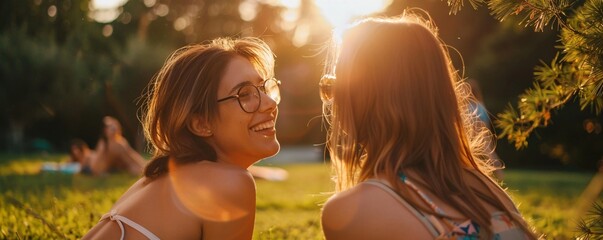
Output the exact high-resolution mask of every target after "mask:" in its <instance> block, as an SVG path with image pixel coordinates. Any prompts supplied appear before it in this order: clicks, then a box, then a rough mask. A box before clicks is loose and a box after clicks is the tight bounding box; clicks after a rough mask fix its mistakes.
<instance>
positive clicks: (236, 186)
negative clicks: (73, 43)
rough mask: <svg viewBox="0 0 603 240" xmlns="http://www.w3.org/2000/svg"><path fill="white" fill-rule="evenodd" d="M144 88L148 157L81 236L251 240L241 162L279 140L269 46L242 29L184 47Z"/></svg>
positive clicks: (246, 178)
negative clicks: (137, 174)
mask: <svg viewBox="0 0 603 240" xmlns="http://www.w3.org/2000/svg"><path fill="white" fill-rule="evenodd" d="M145 97H148V100H147V102H146V106H145V107H144V109H143V111H144V116H143V117H142V119H144V120H143V125H144V129H145V136H146V137H147V139H148V140H149V142H150V143H151V146H152V150H153V157H152V159H151V160H150V161H149V163H148V164H147V166H146V168H145V170H144V176H143V177H142V178H141V179H140V180H139V181H138V182H136V183H135V184H134V185H133V186H132V187H131V188H130V189H129V190H128V191H126V193H124V195H122V197H121V198H120V199H119V200H118V201H117V202H116V203H115V205H114V206H113V207H112V210H111V211H110V212H109V213H107V214H105V215H104V216H103V217H102V218H101V220H100V221H99V223H98V224H97V225H96V226H95V227H94V228H92V229H91V230H90V232H89V233H88V234H87V235H86V236H85V237H84V239H116V238H119V236H120V235H121V238H122V239H123V238H124V234H125V232H128V237H129V238H137V239H138V238H143V237H147V238H149V239H157V238H162V239H251V237H252V233H253V223H254V219H255V199H256V196H255V183H254V180H253V178H252V176H251V174H250V173H249V172H248V171H247V168H248V167H249V166H251V165H252V164H253V163H255V162H257V161H259V160H260V159H263V158H267V157H270V156H273V155H275V154H276V153H277V152H278V151H279V149H280V144H279V142H278V140H277V138H276V129H275V123H276V118H277V115H278V102H279V100H280V93H279V90H278V81H276V80H275V79H274V56H273V53H272V51H271V50H270V48H269V47H268V45H267V44H266V43H264V42H263V41H262V40H259V39H257V38H243V39H216V40H214V41H211V42H210V43H208V44H204V45H191V46H187V47H183V48H181V49H179V50H176V51H175V52H174V53H173V54H172V55H171V56H170V57H169V58H168V59H167V60H166V62H165V64H164V66H163V67H162V68H161V70H159V72H158V73H157V74H156V75H155V77H154V78H153V80H152V81H151V82H150V84H149V92H148V94H147V95H145ZM124 224H125V225H128V226H129V228H124V227H123V225H124Z"/></svg>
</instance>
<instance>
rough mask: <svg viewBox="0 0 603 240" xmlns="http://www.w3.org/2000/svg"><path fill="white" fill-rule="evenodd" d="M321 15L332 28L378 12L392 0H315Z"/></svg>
mask: <svg viewBox="0 0 603 240" xmlns="http://www.w3.org/2000/svg"><path fill="white" fill-rule="evenodd" d="M315 2H316V6H317V7H318V8H319V9H320V11H321V13H322V15H323V16H324V17H325V19H327V21H329V23H331V25H332V26H333V27H334V28H339V27H342V26H344V25H345V24H348V23H350V22H351V21H352V20H353V19H354V18H356V17H361V16H365V15H369V14H373V13H378V12H381V11H383V10H385V8H387V6H389V5H390V4H391V3H392V0H370V1H369V0H315Z"/></svg>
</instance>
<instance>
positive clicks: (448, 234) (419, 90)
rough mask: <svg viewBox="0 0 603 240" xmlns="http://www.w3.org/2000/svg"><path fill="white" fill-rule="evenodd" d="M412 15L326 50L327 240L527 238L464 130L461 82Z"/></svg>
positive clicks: (368, 23)
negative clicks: (330, 183) (330, 188)
mask: <svg viewBox="0 0 603 240" xmlns="http://www.w3.org/2000/svg"><path fill="white" fill-rule="evenodd" d="M420 16H421V15H418V14H416V13H412V12H406V13H405V14H403V15H402V16H400V17H394V18H371V19H364V20H361V21H359V22H358V23H356V24H353V25H351V26H350V27H349V28H347V29H345V30H344V32H343V37H342V38H341V42H335V43H334V44H333V46H332V48H331V49H330V52H329V54H328V56H330V57H331V58H328V59H327V61H326V62H327V68H326V72H325V77H324V78H323V79H322V80H321V89H322V92H321V96H322V97H323V104H324V105H323V106H324V109H325V118H326V119H327V121H328V122H329V124H330V129H329V132H328V135H327V141H328V142H327V146H328V149H329V151H330V154H331V162H332V164H333V169H334V172H335V174H336V176H335V179H336V187H337V189H336V191H337V193H336V194H335V195H333V196H332V197H331V198H330V199H329V200H328V201H327V203H326V204H325V206H324V209H323V213H322V226H323V230H324V233H325V236H326V238H327V239H329V240H331V239H346V240H349V239H534V238H536V237H535V236H534V234H533V233H532V232H531V230H530V228H529V227H528V226H527V224H526V222H525V221H524V219H523V218H522V216H521V215H520V214H519V212H518V211H517V208H516V207H515V205H514V203H513V202H512V201H511V199H510V198H509V196H508V195H507V194H506V193H505V191H504V190H503V189H501V188H500V187H499V186H498V185H497V183H496V182H495V181H493V179H492V178H491V175H490V171H491V170H492V169H491V168H490V167H488V166H486V165H485V164H484V162H482V161H479V160H477V159H480V158H481V157H483V156H486V152H485V150H486V149H487V147H486V145H485V142H484V140H485V139H486V136H485V135H484V134H487V129H486V128H480V129H477V128H474V127H472V123H474V122H475V121H476V120H477V116H476V115H475V114H472V112H469V111H468V110H467V109H468V99H469V97H470V95H469V91H468V89H467V88H466V86H465V85H466V84H465V83H463V81H462V80H461V79H460V78H459V76H457V73H456V71H455V70H454V69H453V66H452V64H451V61H450V57H449V56H448V54H447V51H446V47H445V46H446V45H444V44H443V43H442V42H441V41H440V40H439V39H438V37H437V30H436V29H435V27H434V26H433V25H432V22H431V20H427V19H424V18H422V17H420ZM334 39H337V38H336V37H334ZM334 41H336V40H334Z"/></svg>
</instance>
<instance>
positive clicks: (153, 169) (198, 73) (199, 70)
mask: <svg viewBox="0 0 603 240" xmlns="http://www.w3.org/2000/svg"><path fill="white" fill-rule="evenodd" d="M237 55H238V56H242V57H245V58H246V59H248V60H249V61H250V62H251V63H252V65H253V66H254V67H255V68H256V70H257V71H258V73H259V74H260V76H261V77H264V78H268V77H272V76H273V75H274V55H273V53H272V51H271V50H270V48H269V47H268V45H267V44H266V43H264V42H263V41H262V40H260V39H257V38H241V39H227V38H222V39H216V40H213V41H211V42H209V43H207V44H198V45H190V46H186V47H183V48H180V49H178V50H176V51H175V52H174V53H173V54H172V55H170V56H169V57H168V59H167V60H166V62H165V64H164V65H163V67H162V68H161V69H160V70H159V72H158V73H157V74H156V75H155V76H154V78H153V79H152V81H151V82H150V83H149V86H148V88H147V91H148V93H147V101H146V104H145V106H144V110H143V111H144V112H143V116H142V122H143V127H144V131H145V137H146V138H147V139H148V141H149V142H150V145H151V147H152V151H153V158H152V160H151V161H150V162H149V163H148V164H147V166H146V167H145V170H144V175H145V176H146V177H148V178H149V179H154V178H157V177H159V176H161V175H162V174H164V173H165V172H167V171H168V160H169V159H173V161H175V162H176V163H178V164H184V163H190V162H198V161H204V160H207V161H216V157H217V156H216V152H215V150H214V149H213V148H212V147H211V146H210V145H209V144H208V143H207V142H206V141H205V140H204V139H203V138H202V137H199V136H197V135H195V134H193V133H192V132H191V131H190V130H189V128H188V127H187V124H188V123H189V121H190V120H191V118H192V117H193V116H195V115H200V116H201V117H203V118H204V119H205V120H206V121H207V122H211V121H213V120H215V119H216V118H217V115H218V110H217V109H218V107H217V91H218V86H219V83H220V80H221V78H222V75H223V74H224V70H225V69H226V66H227V64H228V63H229V62H230V60H231V59H232V58H233V57H235V56H237Z"/></svg>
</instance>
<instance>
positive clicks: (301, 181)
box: [0, 155, 592, 239]
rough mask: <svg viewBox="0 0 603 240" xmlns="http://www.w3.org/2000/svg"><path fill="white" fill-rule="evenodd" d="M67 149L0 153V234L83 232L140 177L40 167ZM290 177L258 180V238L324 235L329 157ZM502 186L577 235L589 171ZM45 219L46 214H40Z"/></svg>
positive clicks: (532, 217)
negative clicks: (322, 224)
mask: <svg viewBox="0 0 603 240" xmlns="http://www.w3.org/2000/svg"><path fill="white" fill-rule="evenodd" d="M65 159H66V156H64V155H50V156H45V155H28V156H17V155H13V156H10V155H2V156H0V192H1V197H0V239H57V238H61V237H60V236H61V235H63V236H65V238H68V239H77V238H80V237H81V236H83V235H84V234H85V233H86V232H87V231H88V229H90V228H91V227H92V226H93V225H94V224H95V223H96V222H97V221H98V219H99V218H100V216H101V215H102V214H103V213H106V212H107V211H109V209H110V208H111V205H112V204H113V202H115V201H116V200H117V198H119V196H120V195H121V194H122V193H123V192H124V191H125V190H126V189H127V188H128V187H129V186H130V185H131V184H132V183H134V182H135V181H136V180H137V179H136V177H133V176H129V175H125V174H115V175H111V176H107V177H101V178H94V177H90V176H84V175H68V174H56V173H37V171H38V169H39V166H40V164H41V163H42V162H44V161H63V160H65ZM280 167H283V168H285V169H287V170H288V171H289V178H288V179H287V180H286V181H282V182H270V181H265V180H257V181H256V182H257V214H256V225H255V232H254V239H323V237H322V232H321V228H320V208H321V204H322V203H324V202H325V200H326V199H327V198H328V196H330V194H331V191H332V190H333V188H334V185H333V183H332V182H331V181H330V180H329V179H330V171H329V167H328V164H326V163H306V164H290V165H282V166H280ZM505 175H506V176H505V183H504V185H505V186H506V187H507V188H508V192H509V193H510V195H511V196H512V198H513V199H514V200H515V201H516V202H517V203H518V204H519V209H520V211H521V212H522V213H523V214H524V216H525V217H526V218H527V219H528V220H529V221H530V223H531V224H532V225H533V226H534V227H535V228H536V229H537V231H538V232H539V233H542V234H545V235H546V239H570V238H573V236H574V235H575V234H576V233H575V232H574V227H573V223H574V222H575V221H576V220H577V219H571V217H568V216H572V214H573V213H572V208H571V207H572V206H574V205H575V203H576V201H577V198H578V196H579V195H580V193H581V191H582V190H583V189H584V188H585V186H586V185H587V184H588V182H589V180H590V178H591V177H592V174H591V173H568V172H544V171H527V170H506V172H505ZM42 219H44V220H42Z"/></svg>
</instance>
